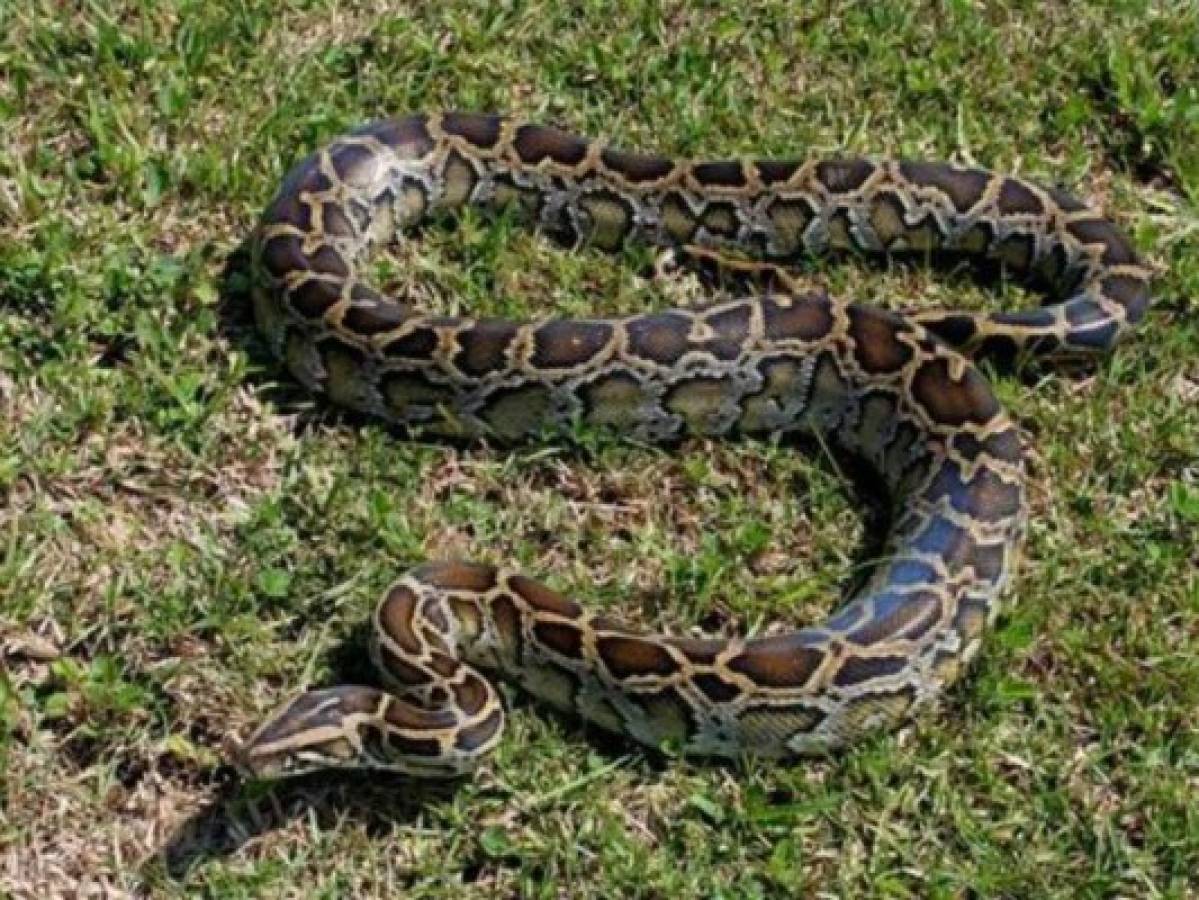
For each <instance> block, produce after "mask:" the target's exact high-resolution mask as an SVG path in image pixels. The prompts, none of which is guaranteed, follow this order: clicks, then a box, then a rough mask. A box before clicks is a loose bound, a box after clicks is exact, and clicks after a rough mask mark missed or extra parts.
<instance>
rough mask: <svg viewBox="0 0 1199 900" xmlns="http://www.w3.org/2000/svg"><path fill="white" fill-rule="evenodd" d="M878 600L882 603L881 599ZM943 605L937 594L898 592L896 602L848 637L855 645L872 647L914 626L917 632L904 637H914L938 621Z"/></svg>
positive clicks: (888, 604)
mask: <svg viewBox="0 0 1199 900" xmlns="http://www.w3.org/2000/svg"><path fill="white" fill-rule="evenodd" d="M886 596H887V597H892V596H896V595H886ZM878 602H879V603H880V604H881V602H882V600H881V598H880V600H879V601H878ZM940 607H941V604H940V602H939V601H938V600H937V597H936V595H934V594H927V593H923V592H922V593H917V594H904V595H898V596H897V599H896V600H895V601H894V602H891V603H887V604H886V605H885V606H880V607H879V609H878V611H877V612H876V614H875V616H874V617H873V618H870V619H867V620H866V621H865V622H864V623H862V625H861V626H859V627H858V628H855V629H854V630H853V631H851V632H850V633H849V634H848V635H847V638H848V639H849V640H850V641H852V642H853V643H855V644H859V645H861V646H863V647H869V646H871V645H872V644H877V643H879V642H880V641H889V640H894V639H895V637H897V636H898V635H899V634H900V633H901V632H908V630H909V629H913V630H915V631H917V634H911V633H904V635H903V636H904V637H905V638H907V639H909V640H911V639H915V638H916V637H918V636H920V635H922V634H923V633H924V632H925V631H926V630H927V629H928V628H930V627H931V626H932V624H933V623H934V622H936V621H937V617H938V616H939V615H940V612H941V608H940Z"/></svg>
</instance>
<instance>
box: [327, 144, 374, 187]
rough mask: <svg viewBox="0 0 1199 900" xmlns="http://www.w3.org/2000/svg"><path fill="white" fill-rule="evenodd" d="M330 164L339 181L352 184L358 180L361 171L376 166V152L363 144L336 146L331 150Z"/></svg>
mask: <svg viewBox="0 0 1199 900" xmlns="http://www.w3.org/2000/svg"><path fill="white" fill-rule="evenodd" d="M329 163H330V165H331V166H332V167H333V172H334V173H335V174H336V175H337V177H338V178H339V179H341V180H342V181H345V182H347V183H350V184H352V183H354V182H355V181H357V180H358V177H357V176H358V174H359V170H361V169H362V168H363V167H367V168H372V167H373V166H374V165H375V151H374V150H372V149H371V148H370V147H365V146H363V145H362V144H334V145H333V146H332V147H331V148H330V149H329Z"/></svg>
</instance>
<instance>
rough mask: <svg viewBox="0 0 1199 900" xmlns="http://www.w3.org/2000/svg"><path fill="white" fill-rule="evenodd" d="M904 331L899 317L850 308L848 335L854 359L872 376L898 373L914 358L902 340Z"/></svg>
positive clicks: (857, 307)
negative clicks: (851, 341)
mask: <svg viewBox="0 0 1199 900" xmlns="http://www.w3.org/2000/svg"><path fill="white" fill-rule="evenodd" d="M903 328H904V325H903V322H902V320H901V319H900V318H899V317H898V316H893V315H889V314H888V313H886V312H884V311H883V310H879V309H874V308H871V307H865V306H858V305H857V304H853V305H851V306H850V307H849V333H850V335H851V336H852V337H853V342H854V344H853V355H854V358H855V359H857V361H858V365H860V366H861V367H862V368H863V369H864V370H865V371H867V372H870V373H872V374H878V373H882V372H896V371H898V370H899V369H902V368H903V367H904V366H906V365H907V364H908V361H909V360H911V358H912V348H911V347H909V346H908V345H907V344H904V343H903V342H902V341H900V340H899V333H900V331H901V330H902V329H903Z"/></svg>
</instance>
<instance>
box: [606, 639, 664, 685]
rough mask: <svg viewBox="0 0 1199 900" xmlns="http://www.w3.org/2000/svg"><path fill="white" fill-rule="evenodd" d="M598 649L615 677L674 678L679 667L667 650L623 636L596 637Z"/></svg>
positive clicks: (651, 642)
mask: <svg viewBox="0 0 1199 900" xmlns="http://www.w3.org/2000/svg"><path fill="white" fill-rule="evenodd" d="M595 645H596V649H597V650H598V651H599V655H600V659H602V660H603V661H604V665H605V666H607V667H608V671H609V672H611V673H612V675H613V676H615V677H616V678H620V679H624V678H630V677H634V676H637V675H673V674H674V673H675V672H677V671H678V668H679V664H678V662H677V661H676V660H675V658H674V657H673V656H671V655H670V653H669V652H668V651H667V650H666V648H665V647H663V646H661V645H660V644H657V643H655V642H654V641H647V640H642V639H641V638H635V637H626V636H623V635H602V636H600V637H597V638H596V641H595Z"/></svg>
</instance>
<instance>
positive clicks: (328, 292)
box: [239, 113, 1149, 776]
mask: <svg viewBox="0 0 1199 900" xmlns="http://www.w3.org/2000/svg"><path fill="white" fill-rule="evenodd" d="M467 205H470V206H475V207H479V208H482V209H486V210H495V209H498V208H500V207H505V206H514V207H515V210H516V211H517V212H519V213H520V214H523V215H525V216H527V217H528V218H529V220H530V224H531V225H532V226H534V227H538V228H541V229H543V230H545V231H547V232H550V233H553V234H555V235H556V236H558V237H564V238H567V239H568V240H571V241H574V242H590V243H593V244H595V245H598V246H600V247H605V248H616V247H619V246H621V245H623V244H624V243H626V242H627V241H639V242H644V243H649V244H652V245H657V246H661V247H680V246H682V245H689V247H688V249H689V252H691V253H693V254H698V255H700V256H703V255H704V254H710V252H711V251H716V252H717V253H718V252H719V251H720V250H721V249H722V248H733V249H736V250H738V251H740V252H743V253H748V254H750V255H751V256H754V257H756V258H757V260H758V262H757V263H748V264H741V267H742V268H746V267H748V268H751V269H752V268H755V267H757V268H759V269H766V270H768V271H771V272H775V273H777V274H778V276H779V278H780V279H781V280H782V282H783V283H784V284H786V278H785V274H784V273H782V272H781V270H780V269H779V268H778V266H779V265H781V264H784V263H786V262H788V261H791V260H794V259H796V258H797V257H799V256H801V255H803V254H811V253H824V252H828V251H844V250H853V251H857V252H862V253H868V254H882V253H891V254H898V253H908V254H918V255H922V256H929V257H931V256H940V255H944V254H949V255H953V256H966V257H974V258H978V259H983V260H990V261H992V262H995V263H998V264H1000V265H1002V266H1003V267H1004V268H1006V270H1007V271H1009V272H1011V273H1012V274H1014V275H1016V276H1018V277H1028V278H1036V279H1039V280H1041V281H1047V282H1048V283H1050V284H1051V285H1054V286H1056V287H1058V288H1059V289H1060V290H1061V291H1062V293H1063V296H1062V297H1061V298H1059V299H1058V300H1057V301H1056V302H1053V303H1050V304H1049V305H1047V306H1045V307H1043V308H1040V309H1036V310H1026V311H1022V312H1016V313H992V314H987V313H965V312H955V311H948V310H946V311H927V312H919V313H914V314H912V315H910V316H900V315H896V314H892V313H886V312H883V311H880V310H877V309H873V308H870V307H864V306H857V305H851V304H847V303H845V302H842V301H839V300H835V299H831V298H829V297H827V296H824V295H817V294H792V293H788V292H786V291H784V292H781V293H778V292H776V293H766V294H763V295H760V296H750V297H745V298H743V299H737V300H730V301H725V302H722V303H718V304H713V305H711V306H708V307H706V308H700V309H677V310H670V311H667V312H660V313H653V314H646V315H637V316H630V317H624V318H613V319H588V320H565V319H550V320H545V321H538V322H529V323H518V322H507V321H502V320H496V319H471V318H457V317H433V316H428V315H425V314H423V313H421V312H419V311H418V310H415V309H412V308H410V307H409V306H407V305H405V304H402V303H399V302H396V301H393V300H391V299H389V298H386V297H384V296H382V295H380V294H379V293H377V292H376V291H374V290H372V289H370V288H369V287H368V286H367V285H365V284H363V283H362V282H361V281H360V280H359V277H358V270H359V265H360V261H361V258H362V256H363V254H364V253H365V252H366V251H368V250H369V249H370V247H371V246H372V245H374V244H376V243H378V242H380V241H383V240H387V239H390V238H392V237H394V236H395V235H396V234H399V233H401V232H403V231H404V230H406V229H409V228H411V227H412V226H415V225H418V224H420V223H422V222H424V221H425V220H427V219H428V217H429V216H430V215H431V214H432V213H434V212H436V211H438V210H441V211H451V212H452V211H453V210H455V209H459V208H461V207H464V206H467ZM690 245H694V246H693V247H692V246H690ZM256 246H257V251H256V255H255V263H256V265H255V276H256V284H255V291H254V296H255V311H256V315H257V318H258V321H259V323H260V326H261V327H262V329H263V331H264V333H265V334H266V336H267V337H268V339H269V340H270V342H271V344H272V346H273V347H274V348H275V349H276V351H277V352H278V353H279V355H280V356H281V357H282V358H283V359H284V360H285V361H286V363H287V365H288V366H289V368H290V369H291V370H292V372H293V373H295V375H296V376H297V377H298V378H299V379H300V380H301V381H302V382H303V383H304V384H306V385H308V386H309V387H311V388H313V389H315V390H319V391H323V392H325V393H326V394H327V395H328V396H329V397H330V398H331V399H332V400H334V401H335V402H337V403H340V404H343V405H346V406H349V407H352V408H354V409H356V410H359V411H362V412H366V413H369V414H372V415H376V416H379V417H382V418H384V419H386V420H388V421H391V422H394V423H397V424H400V425H404V426H419V427H421V428H427V429H429V430H432V431H435V432H439V433H443V434H449V435H454V436H475V435H489V436H492V437H495V438H499V439H501V440H517V439H521V438H524V437H527V436H530V435H535V434H541V433H544V432H545V431H547V430H556V431H558V432H568V431H569V430H570V429H571V428H572V427H573V426H574V425H575V424H576V423H578V422H584V423H590V424H592V425H595V426H601V427H605V428H613V429H616V430H619V431H621V432H624V433H628V434H631V435H635V436H637V437H639V438H641V439H647V440H657V439H671V438H675V437H678V436H681V435H683V434H686V433H697V434H707V435H734V434H742V433H745V434H785V433H788V432H793V433H806V434H815V435H818V436H820V438H821V439H822V440H825V441H827V442H829V443H830V444H833V445H835V446H837V447H839V448H840V449H842V450H844V451H847V452H849V453H852V454H856V455H858V456H860V457H861V458H863V459H864V460H866V461H867V462H868V463H870V464H871V465H873V466H874V467H875V468H877V469H878V472H879V474H880V475H881V477H882V479H883V482H884V483H885V485H886V486H887V488H888V490H889V493H890V500H891V503H892V507H893V510H892V512H893V516H892V520H893V523H894V524H893V525H892V528H891V533H890V534H889V535H888V536H887V540H886V547H887V548H888V554H887V556H886V558H885V559H884V560H883V561H882V562H880V563H879V564H878V565H877V566H876V568H875V570H874V572H873V573H872V574H871V576H870V578H869V579H868V580H867V582H866V584H865V585H864V587H863V588H862V589H861V590H860V591H859V592H858V593H857V594H856V595H855V596H854V597H853V598H851V599H850V600H849V602H847V603H846V604H845V605H844V606H843V607H842V608H841V609H840V610H838V611H837V612H835V613H834V614H833V615H831V616H830V617H829V618H828V619H827V620H825V621H824V622H823V623H821V624H819V625H815V626H812V627H809V628H804V629H801V630H798V631H794V632H792V633H789V634H785V635H779V636H773V637H769V638H754V639H740V638H738V639H731V640H694V639H677V638H669V637H664V636H659V635H653V634H641V633H636V632H634V631H632V630H631V629H629V628H626V627H624V626H622V625H620V624H619V623H617V622H614V621H612V620H608V619H601V618H597V617H594V616H591V615H589V614H587V613H586V612H585V611H584V610H582V609H581V608H580V607H579V606H578V605H577V604H575V603H573V602H572V601H569V600H567V599H565V598H563V597H561V596H559V595H558V594H556V593H555V592H553V591H551V590H550V589H548V588H546V587H545V586H543V585H541V584H540V583H538V582H536V581H533V580H532V579H529V578H527V577H526V576H523V575H519V574H516V573H511V572H505V571H497V570H495V569H492V568H490V567H487V566H480V565H475V564H471V563H438V564H430V565H426V566H422V567H421V568H418V569H415V570H413V571H411V572H409V573H407V574H406V575H404V576H403V577H402V578H401V579H400V581H399V582H397V584H396V585H395V586H394V587H393V588H392V589H391V590H390V591H389V592H388V593H387V594H386V596H385V597H384V598H383V600H382V601H381V602H380V604H379V607H378V609H377V610H376V613H375V619H374V626H375V642H374V646H373V650H372V653H373V657H374V660H375V663H376V665H377V666H378V668H379V669H380V671H381V672H382V674H383V676H384V681H385V687H386V689H385V690H379V689H375V688H366V687H351V686H347V687H340V688H331V689H327V690H323V691H315V692H310V693H308V694H304V695H302V696H301V697H299V698H297V699H296V700H293V701H292V702H291V703H289V704H288V705H287V706H285V707H284V708H283V709H282V710H281V711H280V712H279V713H278V714H276V715H275V716H273V717H272V718H271V719H270V720H269V721H268V722H266V723H265V724H264V725H263V726H262V727H261V728H259V729H258V730H257V731H256V732H255V734H254V735H252V736H251V737H250V738H249V739H248V741H247V742H246V743H245V745H244V746H243V747H242V750H241V752H240V757H239V762H240V763H241V764H242V765H243V766H244V767H246V768H247V769H249V770H251V771H253V772H255V773H257V774H260V775H287V774H293V773H297V772H301V771H309V770H311V769H314V768H320V767H322V766H348V767H378V768H384V769H390V770H397V771H403V772H409V773H413V774H418V775H428V776H437V775H454V774H459V773H462V772H465V771H469V770H470V769H471V768H473V767H474V766H475V765H477V763H478V761H479V760H480V759H481V758H482V757H483V756H484V755H485V754H486V753H487V752H489V751H490V750H491V748H492V747H494V746H495V743H496V741H497V740H498V739H499V736H500V733H501V730H502V728H503V721H504V715H503V710H502V707H501V705H500V702H499V698H498V694H497V693H496V690H495V688H494V686H493V685H492V682H491V681H490V680H489V679H488V678H487V677H485V676H484V675H483V674H482V673H483V672H489V673H494V674H498V675H501V676H503V677H505V678H508V679H510V680H512V681H513V682H514V683H516V684H518V685H520V686H521V687H522V688H524V689H525V690H527V691H529V692H530V693H532V694H534V695H535V696H537V697H539V698H541V699H542V700H544V701H545V702H547V703H549V704H552V705H554V706H556V707H558V708H560V709H564V710H567V711H571V712H574V713H577V714H579V715H581V716H583V717H585V718H587V719H589V720H591V721H592V722H594V723H596V724H597V725H599V726H601V727H603V728H606V729H609V730H614V731H618V732H621V733H624V734H627V735H629V736H630V737H632V738H634V739H636V740H638V741H641V742H643V743H646V744H650V745H653V746H661V745H663V744H668V745H669V746H671V747H674V748H677V749H680V750H682V751H683V752H686V753H695V754H706V755H716V756H725V757H736V756H740V755H743V754H756V755H760V756H767V757H785V756H791V755H795V754H803V753H812V752H823V751H826V750H828V749H831V748H835V747H838V746H841V745H844V744H845V743H847V742H849V741H852V740H854V739H856V738H857V737H859V736H860V735H861V734H863V733H865V732H866V731H869V730H871V729H873V728H877V727H885V726H889V725H892V724H894V723H896V722H897V721H899V720H900V719H902V718H903V717H904V716H907V715H909V714H910V713H911V711H912V710H913V709H915V708H917V707H919V706H922V705H924V704H926V703H927V702H928V701H929V700H930V699H932V698H933V697H934V696H936V695H937V694H938V693H939V691H940V690H941V689H942V688H943V687H944V685H945V684H947V683H948V682H949V681H951V680H953V679H954V678H956V677H957V676H958V674H959V673H960V672H961V671H962V669H963V667H964V664H965V663H966V662H968V661H969V659H970V658H971V657H972V656H973V655H974V653H975V652H976V651H977V650H978V647H979V642H980V639H981V636H982V633H983V632H984V630H985V628H986V626H987V625H988V624H989V623H990V622H992V621H993V620H994V618H995V616H996V614H997V613H998V611H999V608H1000V597H1001V594H1002V592H1003V590H1004V588H1005V586H1006V584H1007V581H1008V578H1009V575H1010V571H1011V567H1012V563H1013V560H1014V558H1015V555H1016V552H1017V546H1018V543H1019V540H1020V537H1021V534H1022V531H1023V525H1024V520H1025V516H1026V500H1025V495H1024V471H1023V455H1022V452H1021V449H1020V441H1019V438H1018V436H1017V432H1016V429H1015V427H1014V425H1013V424H1012V423H1011V421H1010V420H1009V419H1008V417H1007V416H1006V414H1005V413H1004V411H1003V410H1002V409H1001V407H1000V405H999V403H998V402H997V400H996V398H995V395H994V393H993V392H992V390H991V388H990V386H989V385H988V384H987V382H986V380H985V379H984V378H983V377H982V375H981V374H980V373H979V372H978V371H977V369H975V368H974V366H973V365H972V363H971V362H970V361H969V359H968V358H967V356H980V355H990V356H1001V357H1008V358H1011V357H1016V356H1018V355H1021V354H1029V355H1040V356H1042V357H1046V358H1056V357H1062V356H1072V355H1085V354H1094V353H1097V352H1101V351H1104V350H1107V349H1109V348H1110V347H1111V346H1112V345H1113V344H1114V343H1115V342H1116V340H1118V339H1119V337H1120V336H1121V335H1122V334H1123V333H1124V332H1125V331H1126V330H1127V329H1128V327H1129V326H1130V325H1131V324H1133V323H1135V322H1136V321H1138V320H1139V319H1140V318H1141V317H1142V316H1143V315H1144V312H1145V309H1146V307H1147V305H1148V301H1149V273H1148V271H1147V270H1146V268H1145V267H1144V266H1143V265H1142V264H1141V263H1140V261H1139V260H1138V258H1137V256H1136V253H1135V252H1134V250H1133V248H1132V246H1131V245H1130V243H1129V242H1128V240H1127V238H1126V237H1124V236H1123V235H1122V234H1121V233H1120V232H1119V231H1118V230H1117V229H1116V227H1115V226H1114V225H1112V224H1111V223H1110V222H1109V221H1107V220H1106V219H1104V218H1103V217H1101V216H1100V215H1098V214H1096V213H1095V212H1093V211H1090V210H1088V209H1086V208H1085V207H1084V206H1083V205H1081V204H1079V203H1077V202H1075V201H1073V200H1072V199H1071V198H1069V197H1066V196H1065V195H1062V194H1061V193H1060V192H1057V191H1052V190H1045V189H1042V188H1040V187H1038V186H1036V185H1034V184H1031V183H1028V182H1025V181H1021V180H1018V179H1015V178H1011V177H1008V176H1004V175H997V174H992V173H990V172H986V171H982V170H977V169H962V168H957V167H954V166H951V165H948V164H945V163H935V162H932V163H930V162H890V161H874V160H867V159H825V160H816V161H809V162H800V161H783V160H779V161H772V160H752V161H751V160H721V161H711V162H681V161H676V160H671V159H667V158H664V157H659V156H654V155H652V154H643V153H629V152H626V151H622V150H617V149H614V148H611V147H606V146H603V145H602V144H601V143H599V142H596V141H592V140H588V139H586V138H582V137H578V136H576V135H572V134H570V133H568V132H564V131H560V130H558V129H555V128H548V127H544V126H540V125H533V124H525V123H520V122H515V121H511V120H508V119H505V118H502V117H498V116H486V115H476V114H465V113H450V114H444V115H428V116H415V117H410V118H406V119H398V120H394V121H388V122H380V123H376V124H373V125H368V126H365V127H363V128H361V129H359V130H357V131H355V132H353V133H352V134H350V135H348V136H346V137H343V138H341V139H339V140H337V141H335V142H334V143H333V144H331V145H330V146H329V147H327V148H325V149H323V150H320V151H318V152H317V153H315V154H313V155H312V156H311V157H309V158H308V159H306V160H304V161H303V162H301V163H300V164H299V165H298V166H296V168H295V169H294V170H293V171H292V173H291V174H290V175H289V176H288V177H287V179H286V181H285V183H284V186H283V188H282V190H281V192H280V194H279V196H278V198H277V199H276V200H275V201H274V203H273V204H272V206H271V207H270V209H269V210H268V211H267V213H266V215H265V217H264V220H263V223H262V226H261V229H260V233H259V236H258V240H257V242H256ZM728 265H730V267H734V268H736V267H737V266H738V264H735V263H732V262H731V261H730V262H729V263H728ZM930 332H931V333H932V334H935V335H937V336H939V337H940V338H941V340H937V339H936V338H934V337H933V336H932V334H930Z"/></svg>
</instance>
